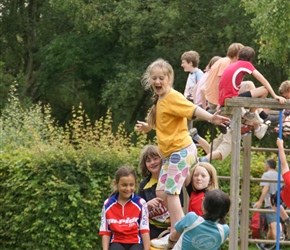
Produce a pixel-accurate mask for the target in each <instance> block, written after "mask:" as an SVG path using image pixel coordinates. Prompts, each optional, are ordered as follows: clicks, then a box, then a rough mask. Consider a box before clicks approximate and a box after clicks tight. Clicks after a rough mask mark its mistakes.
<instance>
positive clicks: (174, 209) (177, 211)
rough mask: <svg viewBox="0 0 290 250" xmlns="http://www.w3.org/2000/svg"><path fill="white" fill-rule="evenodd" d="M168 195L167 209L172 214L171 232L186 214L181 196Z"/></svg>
mask: <svg viewBox="0 0 290 250" xmlns="http://www.w3.org/2000/svg"><path fill="white" fill-rule="evenodd" d="M166 195H167V209H168V211H169V214H170V226H171V230H173V229H174V225H175V223H176V222H178V221H180V220H181V219H182V217H183V216H184V213H183V209H182V207H181V204H180V200H179V195H174V194H166Z"/></svg>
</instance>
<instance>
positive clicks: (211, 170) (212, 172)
mask: <svg viewBox="0 0 290 250" xmlns="http://www.w3.org/2000/svg"><path fill="white" fill-rule="evenodd" d="M197 167H203V168H205V169H206V170H207V172H208V174H209V179H210V180H209V183H208V186H207V188H206V191H208V190H213V189H218V188H219V186H218V179H217V172H216V169H215V167H214V166H213V165H211V164H210V163H208V162H199V163H197V164H196V165H195V166H194V167H193V168H192V170H191V174H190V180H191V182H192V177H193V175H194V172H195V170H196V168H197ZM191 184H192V189H193V191H196V189H195V187H194V185H193V183H191Z"/></svg>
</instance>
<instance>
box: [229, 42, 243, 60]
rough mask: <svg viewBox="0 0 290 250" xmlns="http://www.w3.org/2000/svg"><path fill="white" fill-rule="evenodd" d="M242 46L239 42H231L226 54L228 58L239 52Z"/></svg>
mask: <svg viewBox="0 0 290 250" xmlns="http://www.w3.org/2000/svg"><path fill="white" fill-rule="evenodd" d="M242 48H244V45H243V44H241V43H232V44H231V45H230V46H229V48H228V51H227V56H228V57H229V58H234V57H235V56H237V55H238V54H239V52H240V50H241V49H242Z"/></svg>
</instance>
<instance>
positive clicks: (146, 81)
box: [141, 58, 174, 128]
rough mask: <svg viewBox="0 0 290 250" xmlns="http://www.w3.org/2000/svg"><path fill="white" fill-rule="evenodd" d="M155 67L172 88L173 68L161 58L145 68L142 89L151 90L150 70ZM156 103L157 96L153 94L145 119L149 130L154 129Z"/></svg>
mask: <svg viewBox="0 0 290 250" xmlns="http://www.w3.org/2000/svg"><path fill="white" fill-rule="evenodd" d="M156 67H159V68H160V69H161V70H162V71H163V72H164V74H165V75H166V76H167V77H168V78H169V79H170V80H171V83H170V84H171V87H172V85H173V81H174V71H173V68H172V66H171V65H170V64H169V63H168V62H167V61H165V60H164V59H162V58H159V59H157V60H156V61H154V62H153V63H151V64H150V65H149V66H148V67H147V69H146V71H145V73H144V74H143V76H142V80H141V84H142V86H143V87H144V89H145V90H148V89H151V86H152V78H151V74H152V70H153V69H155V68H156ZM157 101H158V95H156V94H154V95H153V106H152V107H151V109H150V110H149V113H148V115H147V118H146V120H147V122H148V125H149V126H150V127H151V128H155V127H156V103H157Z"/></svg>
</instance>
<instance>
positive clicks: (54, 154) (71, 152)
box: [0, 91, 146, 250]
mask: <svg viewBox="0 0 290 250" xmlns="http://www.w3.org/2000/svg"><path fill="white" fill-rule="evenodd" d="M111 124H112V121H111V114H110V112H108V113H107V116H106V117H105V118H102V119H100V120H99V121H97V122H96V123H95V124H94V125H91V124H90V121H89V119H88V118H87V117H86V115H85V114H84V111H83V110H82V107H81V105H80V107H79V109H78V111H74V112H73V119H72V121H71V122H70V123H69V124H68V125H67V127H66V128H65V129H62V128H60V127H58V126H57V125H56V124H55V123H54V121H53V120H52V119H51V116H50V109H49V107H43V106H42V105H41V104H38V105H34V106H32V107H31V108H29V109H23V108H22V107H21V105H20V103H19V102H18V99H17V97H16V96H15V92H13V91H12V93H10V103H9V106H7V107H6V109H5V110H3V113H2V116H1V119H0V126H1V139H2V141H1V142H2V143H1V155H0V204H1V206H0V216H1V217H0V220H1V221H0V224H1V226H0V242H1V243H0V248H1V249H5V250H6V249H7V250H8V249H13V250H18V249H19V250H20V249H21V250H23V249H41V250H44V249H66V250H67V249H101V239H100V237H99V236H98V231H99V224H100V214H101V209H102V205H103V202H104V200H105V199H106V198H107V197H108V196H109V195H110V194H111V191H112V187H111V183H112V178H113V176H114V172H115V170H116V169H117V168H118V167H119V166H121V165H123V164H130V165H131V166H132V167H134V168H136V167H137V164H138V160H139V153H140V150H141V147H143V145H144V143H145V141H146V140H145V137H144V136H140V135H134V136H135V137H136V138H137V144H136V145H135V144H133V143H132V142H131V137H132V135H127V134H126V132H125V131H124V129H123V125H122V124H121V125H120V126H119V128H118V131H117V132H116V133H113V131H112V126H111Z"/></svg>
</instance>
